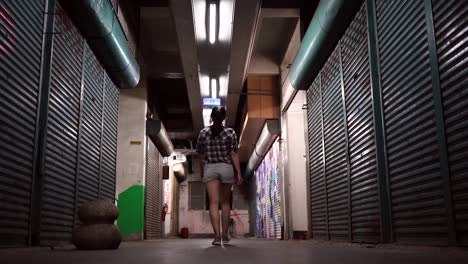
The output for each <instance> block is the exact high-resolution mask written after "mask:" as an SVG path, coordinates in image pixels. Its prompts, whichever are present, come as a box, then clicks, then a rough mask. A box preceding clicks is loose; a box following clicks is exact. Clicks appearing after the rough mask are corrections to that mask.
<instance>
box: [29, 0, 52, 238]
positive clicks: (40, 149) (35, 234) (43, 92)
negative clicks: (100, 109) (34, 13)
mask: <svg viewBox="0 0 468 264" xmlns="http://www.w3.org/2000/svg"><path fill="white" fill-rule="evenodd" d="M55 4H56V1H55V0H47V1H45V9H44V12H45V14H44V29H43V32H42V34H43V37H42V55H41V73H40V74H41V75H40V82H39V85H40V87H39V101H38V108H37V109H38V110H37V111H38V112H37V119H36V134H35V140H34V154H33V155H34V164H33V182H32V195H31V215H30V218H29V238H28V240H29V241H28V244H29V245H33V246H38V245H39V244H40V229H41V204H42V189H43V181H44V174H45V172H44V170H45V151H46V138H47V122H48V121H47V117H48V109H49V93H50V75H51V65H52V51H53V45H54V43H53V42H54V41H53V39H54V21H55Z"/></svg>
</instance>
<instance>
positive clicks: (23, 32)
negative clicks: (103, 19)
mask: <svg viewBox="0 0 468 264" xmlns="http://www.w3.org/2000/svg"><path fill="white" fill-rule="evenodd" d="M0 14H1V15H0V30H1V32H0V102H1V103H0V142H1V146H2V147H1V148H0V215H1V216H2V217H1V218H0V246H2V245H5V246H10V247H11V246H15V245H18V246H20V245H26V244H27V241H28V229H29V215H30V206H31V186H32V174H33V152H34V138H35V131H36V127H35V126H36V117H37V104H38V88H39V78H40V77H39V75H40V67H41V48H42V29H43V20H44V1H41V0H31V1H2V2H1V5H0Z"/></svg>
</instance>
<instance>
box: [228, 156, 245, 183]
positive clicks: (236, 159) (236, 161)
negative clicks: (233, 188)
mask: <svg viewBox="0 0 468 264" xmlns="http://www.w3.org/2000/svg"><path fill="white" fill-rule="evenodd" d="M231 159H232V162H233V163H234V168H235V169H236V174H237V185H241V184H242V182H243V181H244V179H243V178H242V173H241V170H240V162H239V154H237V152H235V151H231Z"/></svg>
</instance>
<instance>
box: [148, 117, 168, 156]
mask: <svg viewBox="0 0 468 264" xmlns="http://www.w3.org/2000/svg"><path fill="white" fill-rule="evenodd" d="M146 135H147V136H148V137H149V138H150V139H151V141H153V143H154V144H155V145H156V148H158V150H159V152H160V153H161V155H162V156H163V157H169V156H171V155H172V153H173V152H174V145H172V142H171V139H170V138H169V136H168V134H167V132H166V129H165V128H164V124H163V123H162V122H161V120H147V121H146Z"/></svg>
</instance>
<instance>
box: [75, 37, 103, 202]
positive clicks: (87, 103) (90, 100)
mask: <svg viewBox="0 0 468 264" xmlns="http://www.w3.org/2000/svg"><path fill="white" fill-rule="evenodd" d="M83 63H84V67H83V85H84V88H83V106H82V111H83V113H82V125H81V131H80V133H81V135H80V137H81V142H80V144H81V145H80V162H79V172H78V207H79V206H81V205H82V204H83V203H84V202H87V201H91V200H95V199H98V198H99V192H100V156H101V135H102V106H103V82H104V78H103V77H104V75H103V69H102V68H101V66H100V65H99V63H98V62H97V60H96V57H95V56H94V54H93V53H92V51H91V49H90V48H89V46H88V45H87V44H85V46H84V56H83Z"/></svg>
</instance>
